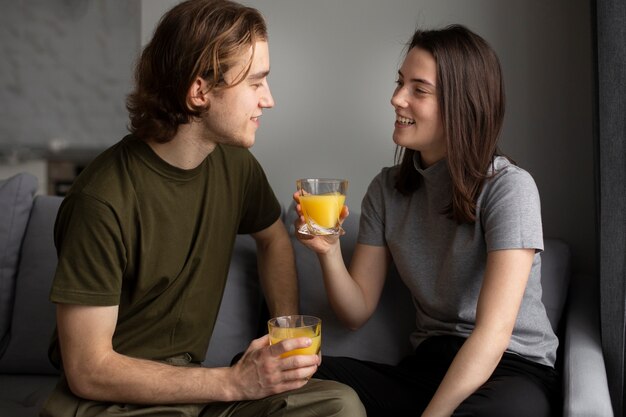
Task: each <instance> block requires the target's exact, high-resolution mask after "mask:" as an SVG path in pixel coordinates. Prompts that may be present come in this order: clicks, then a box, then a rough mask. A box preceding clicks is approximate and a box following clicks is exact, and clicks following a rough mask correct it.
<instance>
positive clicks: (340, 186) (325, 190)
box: [296, 178, 348, 235]
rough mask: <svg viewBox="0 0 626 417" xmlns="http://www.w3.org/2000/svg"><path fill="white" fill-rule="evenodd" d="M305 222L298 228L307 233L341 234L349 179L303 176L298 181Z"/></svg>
mask: <svg viewBox="0 0 626 417" xmlns="http://www.w3.org/2000/svg"><path fill="white" fill-rule="evenodd" d="M296 186H297V188H298V195H299V196H300V207H301V209H302V214H303V215H304V221H305V223H304V224H303V225H302V226H301V227H300V229H299V230H298V231H299V232H300V233H303V234H307V235H341V234H343V233H344V231H343V229H342V228H341V224H340V222H339V215H340V214H341V209H342V208H343V205H344V203H345V201H346V192H347V191H348V180H345V179H334V178H302V179H299V180H297V181H296Z"/></svg>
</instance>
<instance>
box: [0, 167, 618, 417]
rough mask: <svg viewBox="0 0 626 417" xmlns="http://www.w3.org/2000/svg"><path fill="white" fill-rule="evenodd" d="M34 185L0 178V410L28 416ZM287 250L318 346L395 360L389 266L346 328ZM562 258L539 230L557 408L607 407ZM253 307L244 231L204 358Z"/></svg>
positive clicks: (581, 411) (40, 385) (32, 369)
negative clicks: (319, 334)
mask: <svg viewBox="0 0 626 417" xmlns="http://www.w3.org/2000/svg"><path fill="white" fill-rule="evenodd" d="M36 189H37V181H36V179H35V178H34V177H33V176H32V175H30V174H19V175H17V176H14V177H11V178H9V179H5V180H0V263H1V264H0V338H1V339H0V340H1V343H0V416H1V417H27V416H36V415H37V411H38V409H39V407H40V406H41V404H42V402H43V401H44V399H45V398H46V396H47V394H48V393H49V392H50V390H51V389H52V388H53V386H54V384H55V381H56V379H57V375H58V373H57V371H56V370H55V369H54V368H53V367H52V366H51V365H50V364H49V362H48V359H47V348H48V342H49V340H50V335H51V333H52V331H53V328H54V306H53V305H52V304H51V303H50V302H49V301H48V291H49V287H50V282H51V279H52V276H53V273H54V268H55V264H56V254H55V249H54V245H53V241H52V229H53V224H54V219H55V215H56V212H57V209H58V207H59V204H60V202H61V198H59V197H51V196H36V197H35V196H34V194H35V190H36ZM293 215H294V214H293V210H291V211H289V210H288V211H286V213H285V222H286V223H287V225H288V226H291V225H292V220H293ZM357 224H358V213H357V212H356V210H354V209H353V210H352V214H351V215H350V217H349V218H348V219H347V221H346V223H345V224H344V226H345V229H346V231H347V234H346V235H345V236H344V237H343V238H342V239H343V248H344V255H345V257H346V260H349V258H350V256H351V254H352V251H351V250H352V248H353V247H354V243H355V238H356V234H357ZM294 249H295V253H296V262H297V268H298V275H299V280H300V292H301V310H302V312H303V313H308V314H314V315H317V316H320V317H321V318H322V320H323V348H322V351H323V353H324V354H325V355H336V356H353V357H357V358H362V359H367V360H374V361H379V362H385V363H394V362H397V361H398V360H399V359H400V358H401V357H402V356H403V355H406V354H407V353H409V351H410V350H411V348H410V346H409V342H408V334H409V332H410V330H411V328H412V326H413V319H414V317H413V306H412V304H411V300H410V298H409V296H408V294H407V291H406V290H405V288H404V285H403V284H402V283H401V282H400V280H399V278H398V277H397V275H396V273H395V271H393V270H392V271H390V273H389V279H388V280H387V283H386V287H385V290H384V293H383V296H382V299H381V302H380V305H379V308H378V309H377V311H376V313H375V315H374V316H373V317H372V318H371V319H370V320H369V321H368V322H367V323H366V325H365V326H364V327H363V328H361V329H359V330H358V331H355V332H350V331H348V330H346V329H344V328H343V327H342V326H341V325H340V324H339V323H338V322H337V319H336V318H335V316H334V314H333V313H332V311H331V309H330V307H329V305H328V303H327V301H326V297H325V293H324V289H323V284H322V282H321V278H320V269H319V265H318V263H317V260H316V258H315V256H314V255H313V254H312V253H310V252H309V251H308V250H306V249H305V248H304V247H303V246H302V245H301V244H299V243H298V242H295V241H294ZM569 257H570V254H569V249H568V246H567V245H566V244H565V243H564V242H562V241H560V240H555V239H546V241H545V251H544V254H543V255H542V262H543V263H542V272H543V280H544V282H543V283H544V302H545V304H546V306H547V308H548V312H549V315H550V319H551V322H552V324H553V326H554V328H555V329H557V330H558V332H559V335H560V336H561V343H562V349H561V351H560V352H559V354H560V361H559V367H560V368H561V369H562V371H563V389H564V415H565V416H581V417H583V416H584V417H593V416H612V415H613V413H612V411H611V404H610V398H609V394H608V388H607V382H606V372H605V368H604V360H603V356H602V350H601V347H600V340H599V337H600V335H599V323H598V305H597V299H598V297H597V291H596V288H595V287H596V285H594V280H592V279H591V278H590V277H585V276H574V277H573V280H572V282H570V271H569ZM568 288H570V291H569V296H567V293H568ZM566 296H567V297H566ZM566 301H567V302H566ZM262 312H263V300H262V296H261V293H260V290H259V285H258V280H257V279H256V259H255V245H254V242H253V241H252V239H251V238H250V237H248V236H240V237H238V238H237V241H236V244H235V251H234V254H233V259H232V263H231V269H230V272H229V277H228V284H227V287H226V292H225V294H224V298H223V301H222V306H221V309H220V314H219V318H218V322H217V325H216V328H215V333H214V336H213V339H212V342H211V345H210V346H209V350H208V352H207V356H206V360H205V365H207V366H226V365H228V363H229V362H230V360H231V358H232V356H233V355H234V354H235V353H237V352H239V351H242V350H244V349H245V348H246V347H247V345H248V343H249V341H250V340H252V339H253V338H255V337H257V335H258V334H259V332H263V331H264V323H263V322H260V320H259V318H260V317H263V313H262ZM562 312H563V314H562Z"/></svg>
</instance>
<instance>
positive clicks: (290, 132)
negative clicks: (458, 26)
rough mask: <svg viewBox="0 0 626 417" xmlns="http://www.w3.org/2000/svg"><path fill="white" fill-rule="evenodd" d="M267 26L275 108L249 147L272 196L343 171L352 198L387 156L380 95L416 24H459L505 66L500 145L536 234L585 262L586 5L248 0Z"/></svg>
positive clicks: (588, 256)
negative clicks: (524, 177)
mask: <svg viewBox="0 0 626 417" xmlns="http://www.w3.org/2000/svg"><path fill="white" fill-rule="evenodd" d="M246 3H247V4H250V5H253V6H255V7H257V8H259V9H260V10H261V11H262V12H263V14H264V15H265V17H266V19H267V21H268V26H269V32H270V34H269V35H270V55H271V65H272V72H271V75H270V78H269V81H270V87H271V88H272V91H273V94H274V98H275V100H276V107H275V108H274V109H272V110H270V111H266V112H265V116H264V117H263V119H262V123H261V129H260V130H259V133H258V135H257V142H256V145H255V146H254V148H253V152H254V153H255V155H256V156H257V157H258V159H259V160H260V161H261V163H262V164H263V165H264V166H265V168H266V170H267V174H268V176H269V179H270V181H271V182H272V184H273V185H274V187H275V190H276V192H277V194H278V195H279V198H281V199H282V200H286V199H288V198H289V197H290V195H291V193H292V192H293V190H294V187H295V185H294V180H295V179H296V178H297V177H303V176H337V177H346V178H348V179H349V180H350V182H351V187H350V196H349V198H348V204H350V205H351V206H352V207H359V205H360V200H361V198H362V196H363V194H364V193H365V191H366V188H367V185H368V184H369V181H370V180H371V178H372V177H373V176H374V175H376V174H377V173H378V172H379V170H380V168H381V167H383V166H387V165H391V164H392V163H393V155H394V145H393V142H392V140H391V132H392V129H393V121H394V115H393V111H392V107H391V105H390V104H389V99H390V97H391V93H392V90H393V88H394V84H393V82H394V80H395V74H396V71H397V69H398V66H399V63H400V61H401V56H402V55H401V53H402V48H403V45H404V42H406V41H407V40H408V38H409V37H410V35H411V34H412V33H413V31H414V29H415V27H416V26H418V25H419V26H426V27H433V26H441V25H446V24H450V23H463V24H465V25H467V26H469V27H470V28H471V29H473V30H475V31H477V32H478V33H480V34H481V35H482V36H484V37H485V38H486V39H487V40H489V41H490V42H491V43H492V45H493V46H494V48H495V49H496V51H497V52H498V54H499V56H500V59H501V62H502V66H503V69H504V74H505V82H506V89H507V117H506V121H505V127H504V133H503V140H502V143H501V145H502V146H501V147H502V149H503V151H504V152H505V153H507V154H509V155H510V156H512V157H513V158H514V159H515V160H516V161H517V162H518V163H519V164H520V165H521V166H522V167H524V168H525V169H527V170H528V171H529V172H530V173H531V174H532V175H533V176H534V178H535V180H536V182H537V184H538V187H539V190H540V193H541V199H542V211H543V224H544V233H545V235H546V236H553V237H554V236H556V237H561V238H563V239H564V240H566V241H567V242H568V243H570V244H571V245H572V249H573V252H574V255H575V256H574V266H575V268H576V269H577V270H581V271H585V272H590V273H591V272H594V270H595V258H596V253H595V225H594V191H593V187H594V185H593V184H594V183H593V159H592V158H593V143H592V73H591V68H592V50H591V26H590V25H591V11H590V4H589V2H588V1H587V0H550V1H544V0H511V1H506V2H503V1H500V0H473V1H465V0H458V1H451V0H446V1H441V0H419V1H416V0H387V1H385V2H381V1H376V0H341V1H338V0H316V1H309V0H272V1H261V0H249V1H247V2H246Z"/></svg>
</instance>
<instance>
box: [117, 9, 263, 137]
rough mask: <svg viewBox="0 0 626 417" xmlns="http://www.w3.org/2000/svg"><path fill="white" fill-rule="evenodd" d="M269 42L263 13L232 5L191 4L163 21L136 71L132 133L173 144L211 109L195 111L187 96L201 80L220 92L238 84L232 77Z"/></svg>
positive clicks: (131, 100) (130, 102)
mask: <svg viewBox="0 0 626 417" xmlns="http://www.w3.org/2000/svg"><path fill="white" fill-rule="evenodd" d="M261 40H267V28H266V25H265V21H264V19H263V17H262V16H261V14H260V13H259V12H258V11H257V10H256V9H253V8H251V7H245V6H243V5H240V4H238V3H235V2H231V1H228V0H190V1H186V2H183V3H180V4H178V5H177V6H175V7H174V8H172V9H171V10H170V11H169V12H167V13H166V14H165V15H164V16H163V17H162V18H161V20H160V22H159V24H158V26H157V28H156V30H155V33H154V36H153V38H152V40H151V41H150V43H149V44H148V45H147V46H146V47H145V48H144V50H143V53H142V54H141V58H140V60H139V62H138V64H137V67H136V69H135V90H134V91H133V93H132V94H130V95H129V96H128V99H127V102H126V107H127V108H128V111H129V114H130V126H129V130H130V131H131V133H133V134H134V135H135V136H136V137H138V138H140V139H143V140H147V139H153V140H156V141H158V142H167V141H169V140H171V139H172V137H173V136H174V135H175V134H176V131H177V129H178V126H179V125H181V124H185V123H189V122H190V121H191V120H192V119H193V118H195V117H199V116H200V115H201V114H202V113H203V112H204V111H206V110H207V109H206V108H203V107H195V108H190V107H189V105H188V103H187V92H188V90H189V88H190V87H191V85H192V83H193V82H194V81H195V80H196V78H197V77H202V78H203V79H205V80H206V81H207V82H208V84H209V89H212V90H219V89H223V88H229V87H232V86H234V85H237V84H238V83H240V82H241V81H243V80H244V79H245V78H246V76H247V75H248V71H249V70H250V65H251V62H252V58H250V61H249V62H248V66H247V68H246V71H244V73H242V74H240V76H239V77H238V78H237V79H236V80H235V81H234V82H232V83H230V84H228V85H227V84H226V83H225V82H224V73H226V72H227V71H228V70H229V69H230V68H231V67H232V66H233V65H234V64H235V63H236V62H237V61H238V60H239V59H241V57H242V56H243V54H244V53H245V52H247V51H248V50H249V48H250V47H252V48H253V51H252V54H253V55H254V45H255V43H256V42H257V41H261Z"/></svg>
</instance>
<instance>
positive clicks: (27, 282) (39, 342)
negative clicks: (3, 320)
mask: <svg viewBox="0 0 626 417" xmlns="http://www.w3.org/2000/svg"><path fill="white" fill-rule="evenodd" d="M61 200H62V199H61V197H52V196H38V197H36V198H35V200H34V204H33V208H32V210H31V216H30V219H29V221H28V226H27V227H26V233H25V234H24V242H23V244H22V255H21V259H20V265H19V270H18V275H17V280H16V287H15V307H14V309H13V318H12V321H11V331H10V340H9V344H8V346H7V349H6V351H5V353H4V356H3V357H2V358H0V373H21V374H24V373H32V374H49V373H56V370H55V369H54V368H53V367H52V365H51V364H50V362H49V361H48V342H49V341H50V337H51V335H52V332H53V329H54V323H55V309H54V305H53V304H52V303H51V302H50V301H49V300H48V295H49V293H50V285H51V283H52V278H53V276H54V270H55V268H56V263H57V258H56V251H55V249H54V241H53V236H52V232H53V228H54V221H55V218H56V213H57V211H58V208H59V205H60V204H61Z"/></svg>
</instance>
